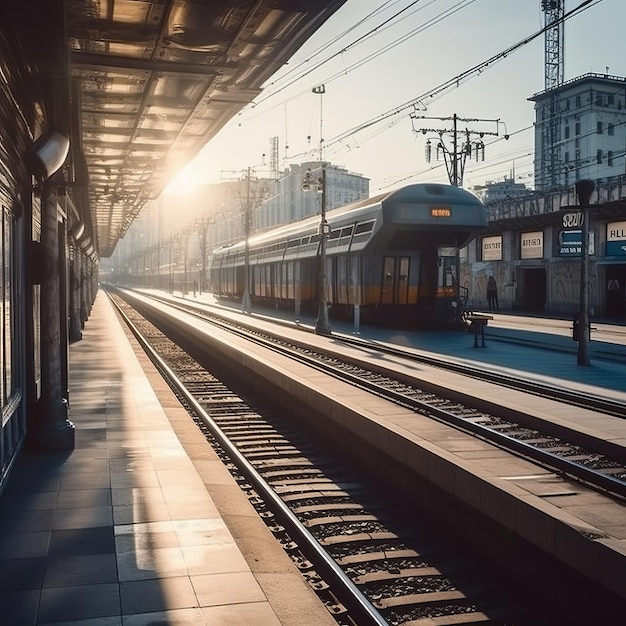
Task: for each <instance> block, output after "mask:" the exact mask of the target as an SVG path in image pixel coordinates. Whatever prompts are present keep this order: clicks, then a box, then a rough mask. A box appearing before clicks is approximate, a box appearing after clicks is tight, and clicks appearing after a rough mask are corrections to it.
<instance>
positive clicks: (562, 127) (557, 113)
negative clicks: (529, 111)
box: [529, 73, 626, 191]
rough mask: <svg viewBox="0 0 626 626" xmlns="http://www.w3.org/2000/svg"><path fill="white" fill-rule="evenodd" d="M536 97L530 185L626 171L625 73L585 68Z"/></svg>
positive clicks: (565, 183) (562, 184) (547, 186)
mask: <svg viewBox="0 0 626 626" xmlns="http://www.w3.org/2000/svg"><path fill="white" fill-rule="evenodd" d="M529 100H530V101H532V102H534V103H535V168H534V169H535V189H536V190H537V191H550V190H552V189H558V188H567V187H570V186H571V185H573V184H574V183H575V182H576V181H578V180H583V179H590V180H593V181H596V182H604V181H607V180H610V179H613V178H615V177H616V176H620V175H622V174H624V173H626V161H625V158H624V156H625V147H626V78H622V77H618V76H609V75H608V74H593V73H590V74H585V75H583V76H580V77H578V78H575V79H572V80H570V81H567V82H565V83H563V84H562V85H560V86H559V87H556V88H555V89H551V90H548V91H544V92H541V93H538V94H536V95H534V96H532V97H531V98H529Z"/></svg>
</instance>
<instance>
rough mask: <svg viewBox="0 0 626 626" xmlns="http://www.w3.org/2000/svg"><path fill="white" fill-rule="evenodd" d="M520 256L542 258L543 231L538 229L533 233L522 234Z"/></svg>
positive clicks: (522, 257)
mask: <svg viewBox="0 0 626 626" xmlns="http://www.w3.org/2000/svg"><path fill="white" fill-rule="evenodd" d="M520 258H521V259H542V258H543V231H542V230H537V231H534V232H532V233H521V235H520Z"/></svg>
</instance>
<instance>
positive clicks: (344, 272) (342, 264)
mask: <svg viewBox="0 0 626 626" xmlns="http://www.w3.org/2000/svg"><path fill="white" fill-rule="evenodd" d="M336 302H337V304H348V257H347V255H344V254H342V255H341V256H338V257H337V300H336Z"/></svg>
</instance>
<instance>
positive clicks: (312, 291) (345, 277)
mask: <svg viewBox="0 0 626 626" xmlns="http://www.w3.org/2000/svg"><path fill="white" fill-rule="evenodd" d="M326 219H327V222H328V225H329V228H327V229H326V232H327V240H326V264H327V265H326V288H327V293H326V296H325V300H326V302H327V303H328V306H329V312H330V314H331V316H332V315H334V316H338V315H344V316H352V315H354V313H355V311H358V314H359V316H360V319H362V320H363V321H365V322H370V323H384V324H393V325H402V326H408V327H411V326H419V325H425V324H434V323H446V324H449V323H455V322H458V321H459V317H460V316H459V312H460V310H462V306H460V305H462V300H463V294H462V293H461V292H460V286H459V281H458V276H459V248H461V247H463V246H465V245H466V244H467V243H468V242H469V241H470V240H471V239H472V238H474V237H475V236H476V235H477V234H478V233H480V232H482V231H483V230H484V229H485V227H486V225H487V216H486V211H485V208H484V206H483V204H482V203H481V202H480V200H479V199H478V198H476V197H475V196H474V195H472V194H471V193H469V192H467V191H465V190H463V189H460V188H458V187H453V186H450V185H445V184H431V183H428V184H414V185H409V186H406V187H403V188H401V189H398V190H396V191H393V192H391V193H386V194H382V195H379V196H376V197H373V198H370V199H368V200H365V201H360V202H357V203H354V204H350V205H347V206H344V207H341V208H338V209H334V210H332V211H329V212H328V213H327V214H326ZM248 248H249V253H248V257H249V261H248V263H249V277H250V284H249V293H250V298H251V301H252V302H253V303H255V302H256V303H259V304H262V305H267V306H272V307H294V308H295V310H296V312H297V311H303V312H305V311H307V310H308V311H313V310H315V309H316V307H317V305H318V302H319V296H318V294H319V289H318V286H319V284H320V281H319V279H318V277H319V273H320V272H319V270H320V258H321V254H320V217H319V216H314V217H311V218H307V219H304V220H302V221H300V222H295V223H290V224H287V225H284V226H281V227H279V228H276V229H273V230H271V231H267V232H263V233H260V234H255V235H253V236H251V237H250V238H249V240H248ZM245 257H246V246H245V241H240V242H238V243H236V244H233V245H229V246H223V247H221V248H219V249H218V250H216V251H215V252H214V254H213V260H212V263H211V281H212V286H213V289H214V291H215V293H216V295H217V296H218V297H222V298H232V299H240V298H242V296H243V288H244V276H245V263H246V258H245Z"/></svg>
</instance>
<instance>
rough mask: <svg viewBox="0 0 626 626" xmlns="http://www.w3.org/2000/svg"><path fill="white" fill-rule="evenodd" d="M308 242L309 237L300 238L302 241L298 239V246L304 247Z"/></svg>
mask: <svg viewBox="0 0 626 626" xmlns="http://www.w3.org/2000/svg"><path fill="white" fill-rule="evenodd" d="M310 240H311V238H310V237H302V239H300V245H301V246H305V245H306V244H307V243H309V241H310Z"/></svg>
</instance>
